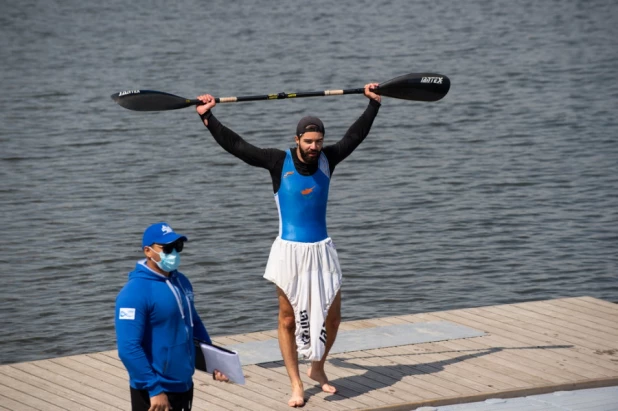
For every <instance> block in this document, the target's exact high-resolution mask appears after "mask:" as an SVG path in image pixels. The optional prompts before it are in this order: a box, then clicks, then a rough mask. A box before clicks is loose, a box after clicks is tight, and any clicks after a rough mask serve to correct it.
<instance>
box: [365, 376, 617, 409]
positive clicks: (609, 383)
mask: <svg viewBox="0 0 618 411" xmlns="http://www.w3.org/2000/svg"><path fill="white" fill-rule="evenodd" d="M613 386H618V377H608V378H598V379H591V380H584V381H577V382H570V383H564V384H551V385H543V386H540V387H531V388H518V389H514V390H507V391H494V392H487V393H479V394H474V395H466V396H460V397H446V398H439V399H435V400H422V401H415V402H408V403H402V404H394V405H385V406H383V407H377V408H362V409H360V410H359V411H411V410H415V409H416V408H420V407H441V406H445V405H455V404H466V403H471V402H479V401H485V400H488V399H490V398H516V397H526V396H529V395H539V394H549V393H552V392H556V391H573V390H583V389H587V388H604V387H613Z"/></svg>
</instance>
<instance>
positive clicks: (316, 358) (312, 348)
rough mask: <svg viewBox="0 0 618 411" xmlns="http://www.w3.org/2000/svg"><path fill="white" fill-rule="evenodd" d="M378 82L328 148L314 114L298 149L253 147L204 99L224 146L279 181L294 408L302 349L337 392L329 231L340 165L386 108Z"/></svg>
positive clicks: (336, 283) (277, 262)
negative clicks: (333, 182) (330, 360)
mask: <svg viewBox="0 0 618 411" xmlns="http://www.w3.org/2000/svg"><path fill="white" fill-rule="evenodd" d="M377 87H378V84H377V83H370V84H367V85H365V87H364V95H365V96H366V97H367V98H368V99H369V104H368V106H367V108H366V109H365V111H364V112H363V114H362V115H361V116H360V117H359V118H358V119H357V120H356V122H354V124H353V125H352V126H351V127H350V128H349V129H348V130H347V132H346V133H345V135H344V136H343V138H342V139H341V140H339V141H338V142H336V143H335V144H332V145H327V146H324V135H325V128H324V125H323V124H322V121H320V119H318V118H317V117H311V116H308V117H303V118H302V119H301V120H300V122H299V123H298V126H297V128H296V136H295V142H296V146H295V147H292V148H290V149H288V150H279V149H274V148H258V147H256V146H254V145H252V144H249V143H248V142H246V141H245V140H243V139H242V138H241V137H240V136H239V135H238V134H236V133H235V132H233V131H232V130H230V129H229V128H227V127H225V126H224V125H222V124H221V123H220V122H219V120H218V119H217V118H216V117H215V116H214V115H213V114H212V111H211V109H212V108H213V107H215V105H216V101H215V98H214V97H213V96H211V95H209V94H205V95H201V96H199V97H198V98H197V99H198V100H199V102H200V103H201V104H199V103H198V104H199V105H198V106H197V108H196V110H197V113H198V114H199V115H200V117H201V119H202V121H203V123H204V125H205V126H206V127H208V130H209V131H210V132H211V134H212V135H213V137H214V138H215V140H216V141H217V143H218V144H219V145H221V147H223V148H224V149H225V150H226V151H227V152H229V153H231V154H233V155H234V156H236V157H238V158H239V159H241V160H243V161H244V162H246V163H247V164H249V165H252V166H255V167H261V168H265V169H267V170H268V171H269V172H270V175H271V178H272V183H273V190H274V193H275V201H276V204H277V208H278V211H279V223H280V224H279V235H278V236H277V238H276V239H275V241H274V243H273V245H272V248H271V252H270V257H269V260H268V264H267V267H266V273H265V274H264V277H265V278H266V279H268V280H270V281H272V282H274V283H275V284H276V286H277V295H278V300H279V327H278V337H279V347H280V349H281V354H282V356H283V360H284V363H285V367H286V369H287V372H288V375H289V377H290V381H291V384H292V396H291V398H290V399H289V401H288V405H290V406H292V407H298V406H303V405H304V403H305V399H304V388H303V383H302V381H301V379H300V374H299V370H298V355H299V354H300V355H302V356H304V357H305V358H307V359H309V360H311V366H310V368H309V370H308V372H307V374H308V376H309V377H310V378H311V379H313V380H315V381H317V382H318V383H319V384H320V386H321V388H322V390H323V391H325V392H327V393H335V392H337V389H336V388H335V387H334V386H332V385H331V384H330V383H329V381H328V377H327V376H326V373H325V372H324V364H325V362H326V357H327V355H328V352H329V350H330V348H331V347H332V345H333V343H334V342H335V338H336V336H337V330H338V328H339V323H340V321H341V291H340V285H341V268H340V266H339V259H338V256H337V251H336V249H335V246H334V244H333V242H332V240H331V239H330V237H329V236H328V234H327V229H326V206H327V201H328V190H329V185H330V178H331V176H332V174H333V172H334V170H335V167H336V166H337V164H339V163H340V162H341V161H343V160H344V159H345V158H346V157H347V156H349V155H350V154H351V153H352V152H353V151H354V150H355V149H356V147H358V145H359V144H360V143H361V142H362V141H363V140H364V139H365V137H367V135H368V134H369V131H370V129H371V126H372V124H373V120H374V119H375V117H376V115H377V114H378V110H379V108H380V105H381V97H380V96H379V95H378V94H376V93H375V92H374V90H375V89H376V88H377Z"/></svg>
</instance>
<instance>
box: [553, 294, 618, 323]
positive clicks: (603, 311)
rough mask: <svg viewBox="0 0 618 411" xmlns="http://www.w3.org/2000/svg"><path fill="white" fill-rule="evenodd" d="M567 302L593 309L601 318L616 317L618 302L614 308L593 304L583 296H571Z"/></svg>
mask: <svg viewBox="0 0 618 411" xmlns="http://www.w3.org/2000/svg"><path fill="white" fill-rule="evenodd" d="M550 301H551V300H550ZM568 302H569V303H571V304H573V305H577V306H579V307H585V308H587V309H589V310H591V311H594V312H596V313H597V314H598V315H599V316H601V317H602V318H616V316H617V315H618V304H616V308H614V309H611V308H608V307H606V306H604V305H599V304H595V303H594V302H592V301H588V300H585V299H583V298H572V299H570V300H568Z"/></svg>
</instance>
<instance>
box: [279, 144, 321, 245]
mask: <svg viewBox="0 0 618 411" xmlns="http://www.w3.org/2000/svg"><path fill="white" fill-rule="evenodd" d="M318 161H319V163H318V170H317V171H316V172H315V173H313V175H311V176H303V175H301V174H299V173H298V171H296V168H295V167H294V160H293V159H292V154H291V152H290V149H288V150H286V155H285V162H284V164H283V170H282V171H281V186H280V187H279V191H277V193H276V194H275V202H276V203H277V209H278V210H279V237H281V238H282V239H283V240H288V241H296V242H301V243H316V242H318V241H322V240H324V239H325V238H327V237H328V234H327V232H326V203H327V202H328V188H329V186H330V169H329V167H328V159H327V158H326V155H324V153H320V158H319V159H318Z"/></svg>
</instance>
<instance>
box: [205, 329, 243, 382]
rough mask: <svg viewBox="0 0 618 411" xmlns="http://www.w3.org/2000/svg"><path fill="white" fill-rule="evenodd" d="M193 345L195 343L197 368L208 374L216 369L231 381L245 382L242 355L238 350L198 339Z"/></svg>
mask: <svg viewBox="0 0 618 411" xmlns="http://www.w3.org/2000/svg"><path fill="white" fill-rule="evenodd" d="M193 345H195V369H197V370H200V371H204V372H206V373H208V374H212V373H213V372H214V370H219V371H221V372H222V373H223V374H225V376H226V377H228V378H229V379H230V381H232V382H235V383H236V384H240V385H244V384H245V376H244V374H243V373H242V365H241V364H240V357H239V356H238V353H237V352H236V351H232V350H228V349H226V348H223V347H219V346H217V345H211V344H207V343H205V342H203V341H199V340H196V339H194V340H193Z"/></svg>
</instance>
